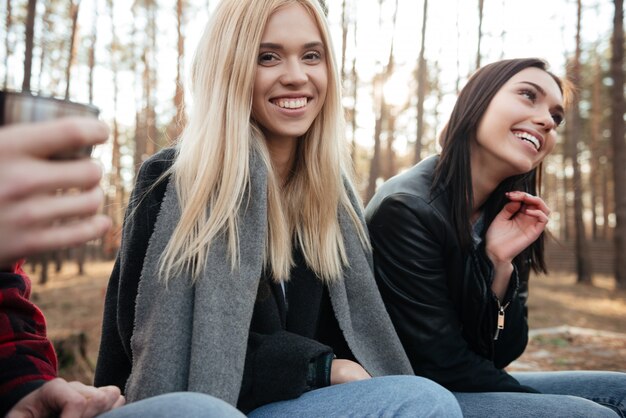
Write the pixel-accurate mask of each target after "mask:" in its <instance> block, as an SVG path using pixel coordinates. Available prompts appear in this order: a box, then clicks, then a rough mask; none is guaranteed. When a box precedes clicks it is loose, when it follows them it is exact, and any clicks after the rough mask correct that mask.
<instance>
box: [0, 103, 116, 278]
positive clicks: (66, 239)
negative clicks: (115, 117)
mask: <svg viewBox="0 0 626 418" xmlns="http://www.w3.org/2000/svg"><path fill="white" fill-rule="evenodd" d="M3 110H4V113H3V115H4V116H6V115H7V112H6V109H3ZM4 122H5V123H6V122H7V121H6V119H5V120H4ZM108 135H109V130H108V128H107V126H106V125H105V124H103V123H102V122H100V121H98V120H97V119H95V118H94V117H69V118H61V119H55V120H49V121H45V122H36V123H15V124H11V125H8V126H3V127H1V128H0V237H2V239H1V240H0V268H3V269H4V268H7V267H8V266H9V265H10V264H11V263H13V262H15V261H16V260H17V259H19V258H22V257H25V256H29V255H33V254H36V253H39V252H43V251H49V250H54V249H59V248H64V247H71V246H76V245H79V244H82V243H84V242H86V241H89V240H92V239H94V238H97V237H99V236H101V235H102V234H104V232H106V230H107V229H108V228H109V227H110V223H111V222H110V220H109V219H108V217H106V216H104V215H98V214H97V212H98V208H99V206H100V205H101V203H102V201H103V193H102V190H101V189H100V188H99V182H100V179H101V177H102V169H101V168H100V166H99V165H98V164H97V163H96V162H94V161H91V160H89V159H88V158H85V152H86V150H90V149H91V148H92V147H93V146H94V145H96V144H100V143H102V142H104V141H106V139H107V138H108ZM81 150H82V155H81ZM87 155H88V154H87ZM68 158H69V159H68ZM69 191H71V192H69Z"/></svg>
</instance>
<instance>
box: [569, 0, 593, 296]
mask: <svg viewBox="0 0 626 418" xmlns="http://www.w3.org/2000/svg"><path fill="white" fill-rule="evenodd" d="M577 4H578V17H577V25H576V53H575V56H574V62H573V65H572V81H573V82H574V85H575V86H576V87H578V88H580V86H581V66H580V53H581V40H580V31H581V18H582V4H581V0H577ZM579 104H580V98H579V97H578V96H577V97H575V98H574V102H573V103H572V111H571V125H570V130H569V135H568V136H569V158H570V161H571V164H572V168H573V171H574V178H573V181H574V187H573V191H574V222H575V229H574V231H575V234H576V238H575V239H576V241H575V242H576V274H577V278H576V280H577V282H578V283H588V284H591V278H592V268H591V257H590V253H589V243H588V242H587V237H586V233H585V223H584V220H583V192H584V190H583V184H582V176H581V173H580V165H579V163H578V151H579V150H578V145H579V143H580V142H581V141H580V131H581V126H582V123H581V118H580V106H579Z"/></svg>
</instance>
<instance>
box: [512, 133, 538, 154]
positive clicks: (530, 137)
mask: <svg viewBox="0 0 626 418" xmlns="http://www.w3.org/2000/svg"><path fill="white" fill-rule="evenodd" d="M513 135H515V136H516V137H518V138H521V139H523V140H525V141H528V142H530V143H531V144H533V145H534V146H535V148H536V149H537V151H539V149H540V148H541V141H539V140H538V139H537V138H535V137H534V136H533V135H531V134H529V133H528V132H514V133H513Z"/></svg>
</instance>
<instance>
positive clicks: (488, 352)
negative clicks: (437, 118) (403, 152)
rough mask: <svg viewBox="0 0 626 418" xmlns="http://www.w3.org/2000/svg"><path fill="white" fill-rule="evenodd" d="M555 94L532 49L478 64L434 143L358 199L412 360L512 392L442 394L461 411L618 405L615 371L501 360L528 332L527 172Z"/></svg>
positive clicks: (456, 384)
mask: <svg viewBox="0 0 626 418" xmlns="http://www.w3.org/2000/svg"><path fill="white" fill-rule="evenodd" d="M568 94H569V91H568V89H567V88H566V87H565V86H564V83H563V82H562V81H561V80H560V79H559V78H557V77H556V76H555V75H554V74H552V73H550V72H548V71H547V69H546V64H545V62H544V61H542V60H539V59H513V60H504V61H500V62H496V63H493V64H490V65H487V66H486V67H484V68H482V69H480V70H478V71H477V72H476V73H475V74H474V75H473V76H472V77H471V78H470V80H469V81H468V83H467V85H466V86H465V88H464V89H463V90H462V91H461V93H460V94H459V98H458V101H457V103H456V105H455V107H454V109H453V111H452V114H451V116H450V120H449V121H448V123H447V126H446V128H445V129H444V132H443V133H442V135H441V138H440V140H441V145H442V152H441V155H439V156H433V157H430V158H427V159H425V160H424V161H422V162H420V163H419V164H417V165H416V166H414V167H413V168H411V169H410V170H408V171H407V172H405V173H403V174H400V175H399V176H397V177H395V178H393V179H391V180H389V181H388V182H387V183H385V184H384V185H383V186H382V187H381V188H380V190H378V192H377V193H376V195H375V196H374V198H373V199H372V200H371V202H370V203H369V205H368V207H367V210H366V219H367V223H368V227H369V231H370V237H371V240H372V246H373V251H374V261H375V266H376V267H375V271H376V279H377V282H378V286H379V288H380V290H381V293H382V296H383V300H384V302H385V304H386V306H387V310H388V312H389V314H390V316H391V319H392V321H393V323H394V325H395V328H396V330H397V332H398V334H399V336H400V340H401V341H402V343H403V345H404V348H405V349H406V352H407V354H408V356H409V359H410V361H411V365H412V366H413V370H414V371H415V373H416V374H418V375H421V376H425V377H428V378H430V379H433V380H435V381H436V382H438V383H440V384H442V385H444V386H445V387H447V388H448V389H450V390H452V391H454V392H518V393H506V394H498V393H480V394H464V393H456V395H457V399H458V400H459V401H460V404H461V407H462V409H463V413H464V414H465V415H467V416H507V417H511V416H518V415H519V416H525V417H527V416H545V415H554V416H569V417H572V416H585V417H589V416H603V415H607V414H608V415H612V416H614V413H613V412H611V410H610V409H608V408H606V407H605V406H608V407H610V408H612V409H613V410H615V411H617V412H618V413H621V414H624V409H625V405H624V398H625V396H626V374H621V373H595V372H589V373H582V372H576V373H574V372H572V373H540V374H526V373H519V374H518V373H515V374H509V373H507V372H506V371H505V370H504V368H505V367H506V366H507V365H508V364H509V363H511V362H512V361H513V360H515V359H516V358H517V357H519V356H520V355H521V354H522V352H523V351H524V348H525V347H526V343H527V341H528V324H527V309H526V298H527V284H528V276H529V272H530V270H534V271H536V272H545V271H546V265H545V260H544V253H543V232H544V228H545V226H546V224H547V223H548V219H549V215H550V209H549V208H548V207H547V206H546V204H545V203H544V201H543V200H542V199H541V198H540V197H538V196H537V192H538V186H537V184H538V179H539V170H540V166H541V163H542V161H543V160H544V158H545V157H546V156H547V155H548V154H549V153H550V152H551V151H552V149H553V148H554V145H555V143H556V140H557V127H558V126H559V125H560V124H561V123H562V122H563V117H564V102H565V101H566V98H567V96H568ZM538 393H542V394H545V395H539V394H538ZM547 394H556V395H573V396H574V397H571V396H570V397H567V396H553V395H547ZM585 398H586V399H585ZM591 401H593V402H591ZM594 402H595V403H594ZM600 405H605V406H600ZM622 416H623V415H622Z"/></svg>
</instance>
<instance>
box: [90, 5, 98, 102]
mask: <svg viewBox="0 0 626 418" xmlns="http://www.w3.org/2000/svg"><path fill="white" fill-rule="evenodd" d="M98 3H99V2H98V0H94V2H93V22H92V30H91V45H90V47H89V59H88V65H89V81H88V83H89V103H93V75H94V68H95V66H96V42H97V40H98V30H97V28H98Z"/></svg>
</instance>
